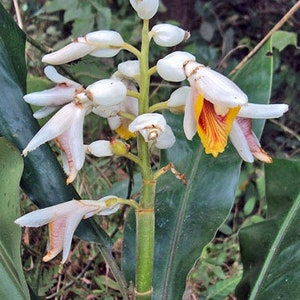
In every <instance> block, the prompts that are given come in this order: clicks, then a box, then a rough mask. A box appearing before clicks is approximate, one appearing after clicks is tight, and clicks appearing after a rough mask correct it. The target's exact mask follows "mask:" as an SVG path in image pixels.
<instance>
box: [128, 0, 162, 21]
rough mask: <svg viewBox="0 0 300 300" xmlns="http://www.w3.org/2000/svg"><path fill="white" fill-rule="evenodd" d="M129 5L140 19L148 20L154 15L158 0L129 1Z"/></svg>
mask: <svg viewBox="0 0 300 300" xmlns="http://www.w3.org/2000/svg"><path fill="white" fill-rule="evenodd" d="M130 4H131V5H132V7H133V8H134V10H135V11H136V12H137V14H138V16H139V17H140V18H141V19H144V20H149V19H151V18H153V16H154V15H155V14H156V12H157V10H158V5H159V0H130Z"/></svg>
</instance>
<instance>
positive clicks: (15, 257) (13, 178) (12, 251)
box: [0, 137, 30, 300]
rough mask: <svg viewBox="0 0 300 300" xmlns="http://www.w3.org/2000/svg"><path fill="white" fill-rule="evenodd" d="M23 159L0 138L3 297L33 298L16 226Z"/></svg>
mask: <svg viewBox="0 0 300 300" xmlns="http://www.w3.org/2000/svg"><path fill="white" fill-rule="evenodd" d="M22 171H23V160H22V158H21V156H20V153H19V151H18V150H17V149H16V148H14V147H13V145H12V144H10V143H9V142H8V141H7V140H6V139H5V138H3V137H0V178H1V180H0V201H1V219H0V274H1V275H0V278H1V284H0V298H1V299H14V300H21V299H22V300H23V299H30V297H29V293H28V288H27V284H26V281H25V278H24V274H23V268H22V262H21V253H20V241H21V228H20V227H19V226H17V225H16V224H14V220H16V219H17V218H18V217H19V216H20V204H19V184H20V179H21V175H22Z"/></svg>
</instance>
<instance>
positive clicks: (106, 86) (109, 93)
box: [86, 79, 127, 106]
mask: <svg viewBox="0 0 300 300" xmlns="http://www.w3.org/2000/svg"><path fill="white" fill-rule="evenodd" d="M126 93H127V88H126V86H125V84H124V83H122V82H121V81H120V80H116V79H102V80H99V81H97V82H95V83H93V84H91V85H89V86H88V87H87V89H86V94H87V96H88V97H89V99H90V100H91V101H93V102H94V105H95V106H97V105H105V106H112V105H117V104H119V103H121V102H122V101H123V100H124V99H125V97H126Z"/></svg>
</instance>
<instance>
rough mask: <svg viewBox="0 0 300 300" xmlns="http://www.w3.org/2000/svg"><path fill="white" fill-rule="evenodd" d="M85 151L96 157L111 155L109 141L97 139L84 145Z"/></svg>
mask: <svg viewBox="0 0 300 300" xmlns="http://www.w3.org/2000/svg"><path fill="white" fill-rule="evenodd" d="M85 151H86V152H87V153H88V154H92V155H94V156H97V157H105V156H112V155H113V154H114V153H113V152H112V148H111V146H110V142H109V141H104V140H99V141H95V142H93V143H91V144H90V145H88V146H85Z"/></svg>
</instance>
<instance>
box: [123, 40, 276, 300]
mask: <svg viewBox="0 0 300 300" xmlns="http://www.w3.org/2000/svg"><path fill="white" fill-rule="evenodd" d="M270 49H271V44H270V42H268V43H267V44H266V45H265V46H264V47H263V48H262V49H261V50H260V52H259V53H257V55H256V56H254V57H253V59H252V60H251V61H249V62H248V63H247V64H246V65H245V66H244V68H243V69H242V70H241V71H240V72H238V74H236V76H235V80H236V81H237V82H238V83H239V85H240V86H241V87H242V89H243V90H244V91H245V92H246V93H247V94H248V96H249V98H250V99H255V100H256V102H259V103H267V102H268V101H269V96H270V90H271V82H272V81H271V79H272V72H273V68H272V57H270V56H268V55H266V53H268V52H269V51H270ZM249 81H251V84H249ZM166 116H167V122H168V124H169V125H170V126H171V127H172V129H173V131H174V134H175V136H176V144H175V145H174V146H173V147H172V148H171V149H168V150H166V151H163V152H162V166H163V165H165V164H167V163H168V162H172V163H174V165H175V167H176V169H177V170H178V171H179V172H182V173H185V174H186V176H187V179H188V184H187V186H183V185H182V183H181V182H180V181H178V180H177V179H176V178H175V177H174V176H173V175H172V174H170V173H168V174H166V175H164V176H163V177H161V178H160V179H159V182H158V186H157V197H156V207H155V211H156V216H155V220H156V238H155V262H154V276H153V288H154V299H174V300H176V299H181V298H182V295H183V292H184V289H185V281H186V277H187V274H188V272H189V271H190V269H191V268H192V266H193V264H194V262H195V260H196V259H197V258H198V257H199V256H200V254H201V252H202V249H203V248H204V247H205V245H207V244H208V243H209V242H210V241H211V240H212V239H213V238H214V235H215V233H216V231H217V230H218V228H219V227H220V226H221V225H222V223H223V222H224V221H225V220H226V218H227V216H228V214H229V212H230V210H231V207H232V205H233V202H234V198H235V189H236V186H237V183H238V178H239V173H240V164H241V160H240V158H239V156H238V154H237V153H236V151H235V149H234V148H233V147H232V146H228V149H226V151H225V152H224V153H222V154H221V155H220V156H219V157H218V158H217V159H215V158H213V157H212V156H210V155H206V154H205V153H204V150H203V148H202V146H201V145H200V142H199V139H198V137H195V138H194V141H193V142H189V141H187V140H186V138H185V136H184V134H183V130H182V118H180V117H179V116H174V115H170V114H169V113H168V114H166ZM258 125H259V126H258ZM258 125H257V131H258V132H261V130H262V128H261V126H262V125H263V123H259V124H258ZM134 235H135V223H134V216H133V214H131V215H130V216H129V218H128V220H127V222H126V228H125V238H124V244H123V247H124V251H123V269H124V272H125V276H126V278H127V280H128V281H130V280H132V281H134V270H135V267H134V262H135V255H134V249H135V244H134V238H135V236H134Z"/></svg>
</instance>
